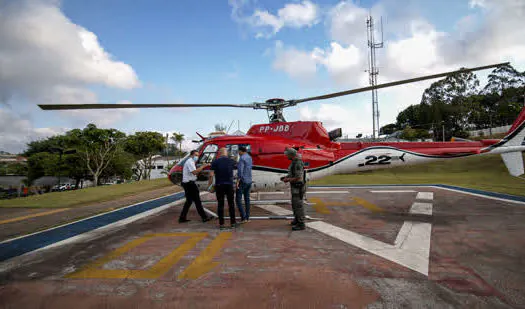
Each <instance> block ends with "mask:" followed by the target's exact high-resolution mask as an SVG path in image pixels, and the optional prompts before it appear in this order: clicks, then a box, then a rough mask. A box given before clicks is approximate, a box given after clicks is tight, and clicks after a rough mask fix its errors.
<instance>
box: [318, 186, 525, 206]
mask: <svg viewBox="0 0 525 309" xmlns="http://www.w3.org/2000/svg"><path fill="white" fill-rule="evenodd" d="M327 187H341V188H366V187H441V188H445V189H453V190H458V191H463V192H468V193H474V194H479V195H485V196H491V197H497V198H502V199H506V200H511V201H518V202H525V196H518V195H510V194H504V193H496V192H490V191H483V190H478V189H471V188H464V187H457V186H451V185H442V184H409V185H403V184H384V185H377V184H376V185H315V186H309V188H327Z"/></svg>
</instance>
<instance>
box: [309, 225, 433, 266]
mask: <svg viewBox="0 0 525 309" xmlns="http://www.w3.org/2000/svg"><path fill="white" fill-rule="evenodd" d="M412 225H413V226H412V228H410V230H409V232H408V233H407V236H406V237H405V239H404V241H403V242H400V243H399V244H398V246H399V247H397V246H393V245H391V244H386V243H384V242H381V241H378V240H375V239H373V238H370V237H367V236H364V235H360V234H357V233H355V232H352V231H348V230H345V229H342V228H340V227H337V226H334V225H331V224H328V223H326V222H321V221H316V222H308V223H306V226H308V227H309V228H312V229H314V230H316V231H319V232H321V233H323V234H326V235H328V236H331V237H333V238H336V239H339V240H341V241H343V242H345V243H347V244H350V245H353V246H356V247H359V248H361V249H363V250H366V251H368V252H370V253H373V254H375V255H378V256H380V257H383V258H385V259H387V260H389V261H392V262H395V263H397V264H400V265H403V266H405V267H408V268H410V269H412V270H415V271H417V272H419V273H421V274H423V275H425V276H428V260H429V259H428V257H429V252H430V233H431V228H432V226H431V225H430V223H412Z"/></svg>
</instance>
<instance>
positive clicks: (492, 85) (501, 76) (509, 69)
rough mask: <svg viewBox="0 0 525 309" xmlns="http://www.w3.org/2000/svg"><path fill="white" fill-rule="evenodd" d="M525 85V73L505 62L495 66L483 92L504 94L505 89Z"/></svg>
mask: <svg viewBox="0 0 525 309" xmlns="http://www.w3.org/2000/svg"><path fill="white" fill-rule="evenodd" d="M523 86H525V74H522V73H520V72H518V71H516V69H514V67H513V66H512V65H510V64H504V65H501V66H499V67H497V68H495V69H494V70H493V71H492V72H491V73H490V74H489V78H488V82H487V84H486V85H485V87H484V88H483V91H482V93H483V94H494V93H497V94H502V93H503V89H506V88H519V87H523Z"/></svg>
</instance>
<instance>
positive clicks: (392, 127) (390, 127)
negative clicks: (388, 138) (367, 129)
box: [379, 123, 398, 135]
mask: <svg viewBox="0 0 525 309" xmlns="http://www.w3.org/2000/svg"><path fill="white" fill-rule="evenodd" d="M397 130H398V127H397V124H395V123H391V124H387V125H385V126H383V127H381V129H379V133H380V134H388V135H390V134H392V133H394V132H395V131H397Z"/></svg>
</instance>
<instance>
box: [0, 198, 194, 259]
mask: <svg viewBox="0 0 525 309" xmlns="http://www.w3.org/2000/svg"><path fill="white" fill-rule="evenodd" d="M177 193H179V192H176V193H173V194H177ZM173 194H167V195H163V196H161V197H156V198H152V199H149V200H146V201H142V202H138V203H135V204H132V205H129V206H125V207H121V208H117V209H115V210H111V211H107V212H103V213H100V214H98V215H94V216H91V217H88V218H84V219H80V220H76V221H71V222H68V223H64V224H62V225H58V226H55V227H52V228H49V229H46V230H43V231H38V232H34V233H31V234H26V235H22V236H18V237H15V238H11V239H7V240H4V241H0V244H3V243H5V242H10V241H13V240H16V239H19V238H24V237H28V236H31V235H35V234H40V233H43V232H47V231H51V230H54V229H58V228H61V227H63V226H66V225H69V224H73V223H77V222H81V221H85V220H89V219H91V218H96V217H100V216H103V215H105V214H109V213H112V212H115V211H120V210H122V209H126V208H129V207H133V206H136V205H138V204H142V203H147V202H151V201H154V200H158V199H161V198H163V197H166V196H170V195H173ZM201 195H202V194H201ZM181 200H184V198H183V199H181ZM177 202H178V201H177ZM28 253H29V252H28Z"/></svg>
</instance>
